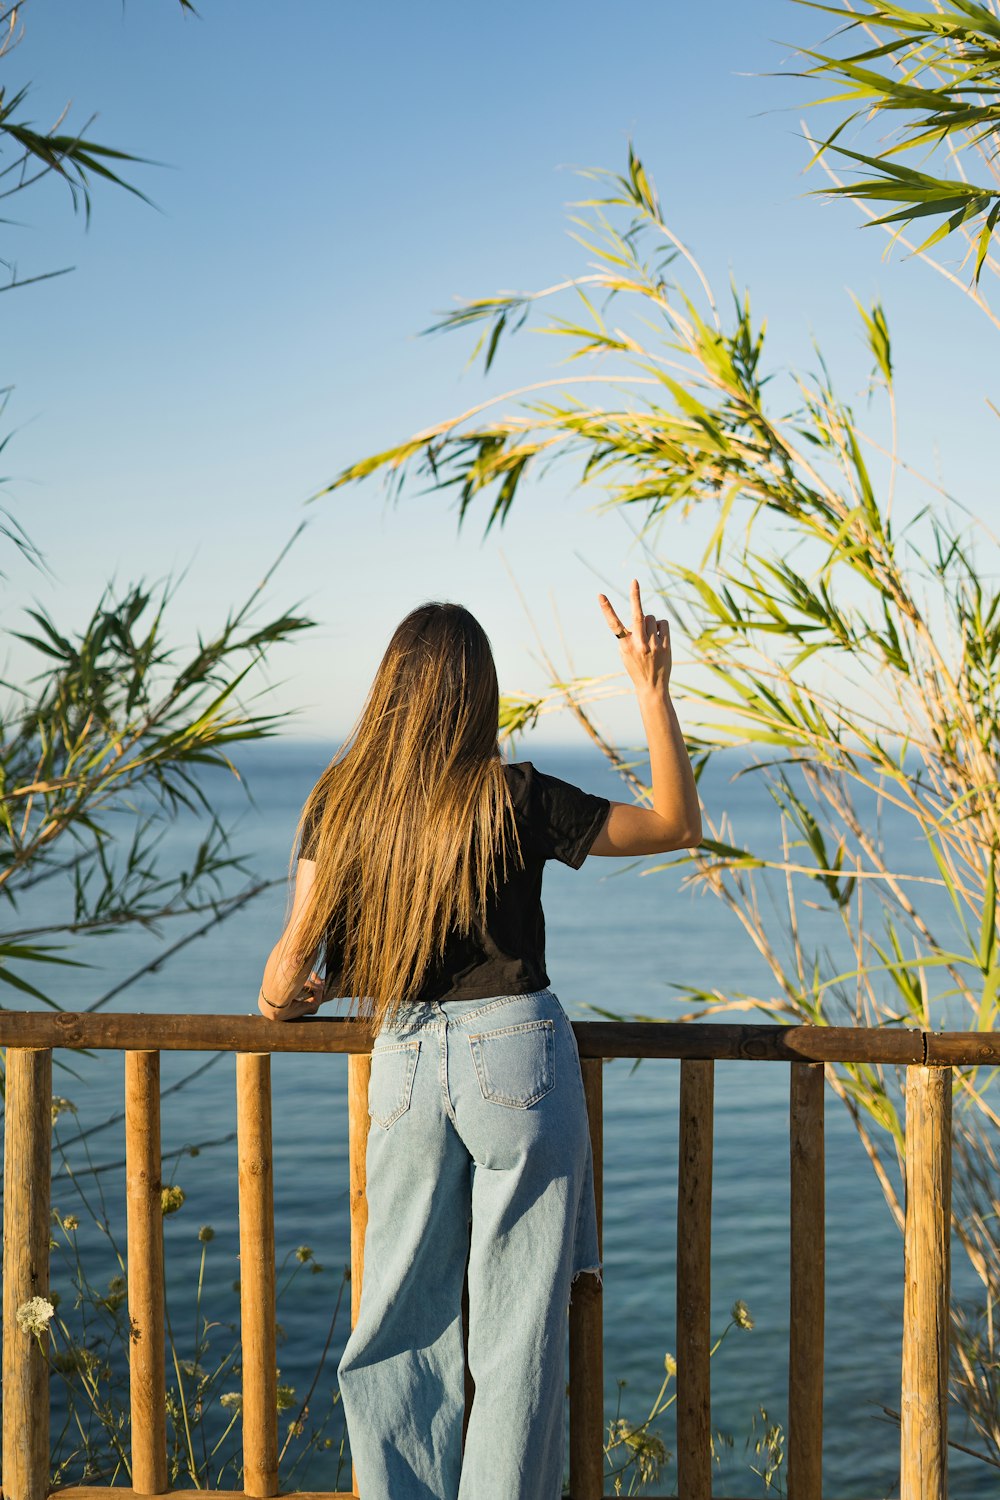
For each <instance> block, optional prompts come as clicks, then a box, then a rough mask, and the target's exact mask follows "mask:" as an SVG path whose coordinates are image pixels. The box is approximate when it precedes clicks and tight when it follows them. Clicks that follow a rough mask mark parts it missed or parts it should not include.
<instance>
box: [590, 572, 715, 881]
mask: <svg viewBox="0 0 1000 1500" xmlns="http://www.w3.org/2000/svg"><path fill="white" fill-rule="evenodd" d="M598 599H599V601H600V605H601V610H602V612H603V614H604V618H605V620H606V621H607V623H608V625H609V626H610V627H611V629H612V630H613V631H614V633H615V635H616V636H617V637H618V645H619V647H620V649H621V655H622V661H623V662H624V664H625V670H626V671H627V672H628V674H629V677H630V678H631V679H632V682H633V684H634V686H635V691H636V697H637V698H638V700H639V712H640V713H641V715H642V722H643V725H644V726H645V730H646V739H647V742H648V744H649V767H650V772H651V774H652V779H653V806H652V807H651V808H649V807H638V806H636V805H635V803H632V802H612V804H611V810H610V811H609V813H608V816H607V818H606V820H605V823H604V827H603V828H602V829H601V831H600V833H599V834H598V835H597V837H596V839H595V840H594V842H593V844H592V845H591V847H590V853H591V854H604V855H623V854H658V853H661V852H664V851H666V850H668V849H694V848H696V847H697V845H698V844H699V843H700V842H701V809H700V806H699V802H698V788H697V785H696V783H695V779H694V772H693V771H692V769H691V761H690V759H689V758H688V753H687V749H686V747H685V745H684V736H683V735H682V734H681V728H680V725H679V724H678V722H677V715H676V713H675V712H674V705H673V703H672V702H671V701H670V667H671V661H672V658H671V652H670V626H669V623H668V622H667V621H666V620H657V619H656V618H655V616H653V615H647V614H644V613H643V609H642V599H641V597H640V593H639V584H638V581H637V580H636V579H634V578H633V580H632V590H631V604H632V624H631V628H630V629H629V628H627V627H626V626H624V625H623V624H622V622H621V620H620V619H619V618H618V616H617V614H616V613H615V610H614V608H613V607H612V605H611V602H610V600H609V599H608V598H607V596H606V595H605V594H599V595H598Z"/></svg>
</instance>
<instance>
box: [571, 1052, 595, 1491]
mask: <svg viewBox="0 0 1000 1500" xmlns="http://www.w3.org/2000/svg"><path fill="white" fill-rule="evenodd" d="M580 1067H581V1069H582V1072H583V1091H584V1095H585V1097H586V1100H587V1116H588V1119H589V1121H590V1145H591V1150H592V1152H593V1156H594V1196H595V1198H596V1200H597V1242H598V1246H599V1247H601V1250H602V1253H603V1204H604V1076H603V1068H604V1061H603V1059H602V1058H600V1057H584V1058H582V1059H581V1062H580ZM569 1491H570V1494H571V1495H572V1496H573V1500H601V1497H602V1496H603V1494H604V1296H603V1292H602V1288H601V1282H600V1280H599V1278H598V1277H597V1276H589V1275H581V1276H578V1277H577V1279H576V1281H575V1282H574V1283H573V1300H572V1301H571V1303H570V1305H569Z"/></svg>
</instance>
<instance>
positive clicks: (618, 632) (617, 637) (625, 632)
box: [615, 625, 632, 641]
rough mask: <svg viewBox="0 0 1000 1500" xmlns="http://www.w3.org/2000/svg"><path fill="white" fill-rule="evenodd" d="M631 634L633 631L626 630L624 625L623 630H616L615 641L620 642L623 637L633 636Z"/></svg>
mask: <svg viewBox="0 0 1000 1500" xmlns="http://www.w3.org/2000/svg"><path fill="white" fill-rule="evenodd" d="M631 634H632V632H631V630H626V629H625V627H624V625H623V626H622V628H621V630H616V631H615V640H616V641H620V640H621V639H622V637H623V636H626V635H631Z"/></svg>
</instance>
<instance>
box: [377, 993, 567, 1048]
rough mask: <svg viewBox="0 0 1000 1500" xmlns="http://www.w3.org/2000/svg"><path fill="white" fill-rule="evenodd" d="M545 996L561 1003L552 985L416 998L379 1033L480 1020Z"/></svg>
mask: <svg viewBox="0 0 1000 1500" xmlns="http://www.w3.org/2000/svg"><path fill="white" fill-rule="evenodd" d="M542 996H544V997H545V998H547V999H549V1000H553V1001H555V1003H556V1004H557V1005H558V1003H559V1002H558V1000H556V997H555V995H554V994H553V993H552V991H551V990H550V989H544V990H531V991H529V992H528V993H527V994H516V995H491V996H486V997H478V998H476V999H474V1000H416V1001H412V1002H410V1003H404V1004H403V1005H401V1006H400V1007H399V1010H398V1011H397V1012H396V1014H395V1015H394V1016H393V1018H392V1021H391V1022H390V1024H389V1025H387V1026H383V1027H382V1030H381V1031H380V1032H379V1035H380V1036H387V1035H390V1034H395V1033H398V1032H410V1031H419V1030H428V1029H431V1030H441V1029H442V1028H443V1027H445V1026H446V1025H447V1024H448V1022H449V1021H452V1022H462V1021H471V1020H478V1018H479V1017H480V1016H483V1015H486V1014H488V1013H489V1012H490V1011H494V1010H499V1009H500V1008H501V1007H502V1006H504V1005H513V1004H514V1003H515V1002H516V1001H518V1000H537V999H540V998H541V997H542Z"/></svg>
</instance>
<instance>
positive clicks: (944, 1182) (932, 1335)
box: [899, 1067, 952, 1500]
mask: <svg viewBox="0 0 1000 1500" xmlns="http://www.w3.org/2000/svg"><path fill="white" fill-rule="evenodd" d="M951 1115H952V1074H951V1069H950V1068H944V1067H929V1068H925V1067H911V1068H908V1069H907V1071H906V1224H905V1228H904V1234H903V1376H902V1396H901V1405H900V1476H899V1493H900V1500H946V1497H947V1494H948V1341H949V1326H950V1310H949V1309H950V1297H951V1255H950V1247H951Z"/></svg>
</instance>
